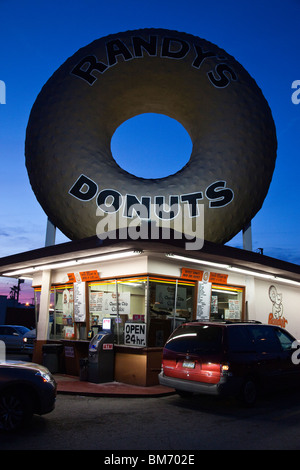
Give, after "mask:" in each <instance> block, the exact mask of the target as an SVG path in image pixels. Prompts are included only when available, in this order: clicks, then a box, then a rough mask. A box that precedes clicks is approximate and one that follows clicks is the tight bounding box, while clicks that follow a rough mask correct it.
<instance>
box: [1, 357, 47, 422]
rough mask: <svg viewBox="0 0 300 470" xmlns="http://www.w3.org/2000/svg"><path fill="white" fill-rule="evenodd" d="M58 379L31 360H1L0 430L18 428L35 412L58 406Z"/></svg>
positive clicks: (43, 411) (44, 411) (41, 412)
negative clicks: (56, 401) (56, 402)
mask: <svg viewBox="0 0 300 470" xmlns="http://www.w3.org/2000/svg"><path fill="white" fill-rule="evenodd" d="M55 400H56V382H55V380H54V378H53V377H52V375H51V373H50V372H49V370H48V369H46V367H43V366H40V365H38V364H33V363H31V362H13V361H3V362H0V431H15V430H16V429H19V428H20V427H22V426H24V425H25V424H27V423H28V421H29V420H30V419H31V418H32V416H33V414H39V415H44V414H46V413H50V412H51V411H52V410H53V409H54V407H55Z"/></svg>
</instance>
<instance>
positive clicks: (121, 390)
mask: <svg viewBox="0 0 300 470" xmlns="http://www.w3.org/2000/svg"><path fill="white" fill-rule="evenodd" d="M54 378H55V380H56V383H57V393H58V394H68V395H84V396H91V397H105V396H110V397H113V396H114V397H117V396H118V397H162V396H167V395H172V394H173V393H175V390H174V389H173V388H168V387H164V386H163V385H153V386H150V387H140V386H138V385H129V384H124V383H120V382H107V383H101V384H94V383H92V382H84V381H80V380H79V377H74V376H70V375H64V374H54Z"/></svg>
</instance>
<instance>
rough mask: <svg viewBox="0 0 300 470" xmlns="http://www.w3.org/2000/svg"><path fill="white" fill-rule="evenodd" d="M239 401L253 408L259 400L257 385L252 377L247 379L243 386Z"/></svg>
mask: <svg viewBox="0 0 300 470" xmlns="http://www.w3.org/2000/svg"><path fill="white" fill-rule="evenodd" d="M239 399H240V401H241V402H242V404H243V405H245V406H253V405H254V403H255V402H256V399H257V384H256V382H255V380H254V379H253V378H251V377H247V378H246V379H245V381H244V383H243V385H242V388H241V391H240V394H239Z"/></svg>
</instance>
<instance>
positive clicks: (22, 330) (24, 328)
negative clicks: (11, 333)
mask: <svg viewBox="0 0 300 470" xmlns="http://www.w3.org/2000/svg"><path fill="white" fill-rule="evenodd" d="M15 328H16V330H17V331H18V332H19V333H20V334H21V335H25V333H27V331H30V330H29V328H26V326H16V327H15Z"/></svg>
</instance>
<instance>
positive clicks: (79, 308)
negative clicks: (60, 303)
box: [74, 282, 85, 322]
mask: <svg viewBox="0 0 300 470" xmlns="http://www.w3.org/2000/svg"><path fill="white" fill-rule="evenodd" d="M74 321H75V322H85V283H84V282H74Z"/></svg>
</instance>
